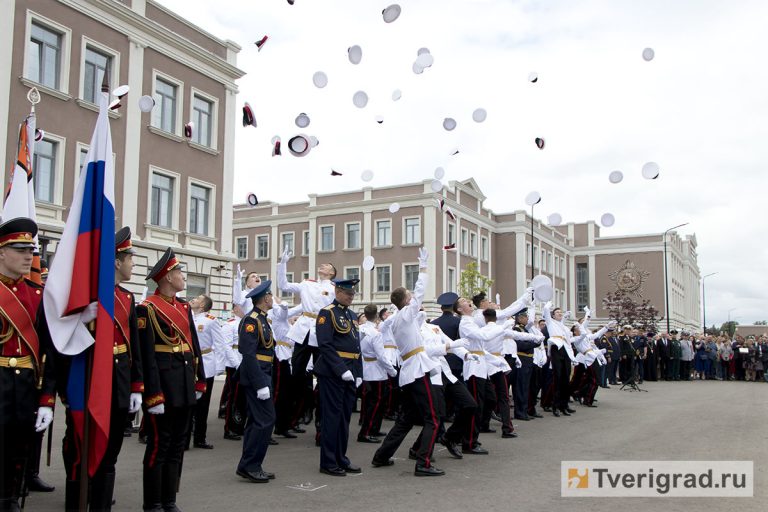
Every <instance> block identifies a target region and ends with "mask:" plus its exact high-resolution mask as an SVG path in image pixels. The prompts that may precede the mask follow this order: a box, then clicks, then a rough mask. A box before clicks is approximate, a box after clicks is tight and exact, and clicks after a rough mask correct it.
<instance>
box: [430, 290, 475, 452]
mask: <svg viewBox="0 0 768 512" xmlns="http://www.w3.org/2000/svg"><path fill="white" fill-rule="evenodd" d="M457 300H459V296H458V295H456V294H455V293H453V292H446V293H443V294H442V295H440V296H439V297H438V298H437V303H438V304H440V309H441V310H442V311H443V314H442V315H441V316H439V317H437V318H435V319H434V320H432V322H430V323H432V324H434V325H437V326H438V327H440V330H441V331H443V333H444V334H445V335H446V336H448V337H449V338H451V339H452V340H457V339H459V324H460V323H461V319H460V318H459V317H458V316H457V315H455V314H454V313H453V306H454V304H456V301H457ZM445 360H446V362H447V363H448V366H449V367H450V369H451V373H452V374H453V376H454V377H456V382H453V383H452V382H451V381H450V380H448V378H447V377H446V376H445V374H444V373H443V374H442V375H443V394H444V395H445V402H446V410H447V411H451V413H452V414H451V413H449V414H448V415H447V416H448V417H449V418H450V416H453V422H452V423H451V426H450V427H449V428H448V430H446V429H445V421H444V419H443V418H441V419H440V427H439V428H438V432H437V439H438V441H439V442H440V443H441V444H442V445H443V446H445V447H446V449H447V450H448V453H450V454H451V456H452V457H453V458H454V459H461V458H463V454H462V453H461V445H462V444H464V442H465V439H464V435H465V433H466V432H467V430H468V429H469V423H470V421H472V417H473V416H474V415H475V409H477V403H476V402H475V399H474V398H472V395H471V394H470V392H469V390H468V389H467V385H466V384H465V383H464V379H463V378H462V377H461V374H462V371H463V369H464V362H463V361H462V360H461V358H460V357H459V356H457V355H456V354H453V353H451V352H448V353H446V355H445ZM466 442H469V441H468V440H466Z"/></svg>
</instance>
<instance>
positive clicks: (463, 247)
mask: <svg viewBox="0 0 768 512" xmlns="http://www.w3.org/2000/svg"><path fill="white" fill-rule="evenodd" d="M459 249H460V251H461V253H462V254H467V230H466V229H462V230H461V247H459Z"/></svg>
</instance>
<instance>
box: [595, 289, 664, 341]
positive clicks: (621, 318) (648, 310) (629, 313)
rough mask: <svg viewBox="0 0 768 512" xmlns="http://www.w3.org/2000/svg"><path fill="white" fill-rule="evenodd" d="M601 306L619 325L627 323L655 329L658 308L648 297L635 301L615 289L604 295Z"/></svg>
mask: <svg viewBox="0 0 768 512" xmlns="http://www.w3.org/2000/svg"><path fill="white" fill-rule="evenodd" d="M603 307H604V308H605V309H606V310H607V311H608V317H609V318H612V319H614V320H616V321H617V322H618V323H619V325H624V324H629V325H632V326H634V327H637V328H638V329H642V330H645V331H656V330H657V325H656V324H657V322H658V321H659V310H657V309H656V308H655V307H653V306H652V305H651V301H650V300H648V299H643V301H642V302H636V301H635V300H634V299H633V298H632V297H630V295H629V294H628V293H626V292H622V291H621V290H615V291H613V292H610V293H608V295H606V296H605V298H604V299H603Z"/></svg>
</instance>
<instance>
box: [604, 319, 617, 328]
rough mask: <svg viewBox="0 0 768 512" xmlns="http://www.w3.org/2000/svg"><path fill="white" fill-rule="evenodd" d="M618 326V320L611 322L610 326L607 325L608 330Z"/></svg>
mask: <svg viewBox="0 0 768 512" xmlns="http://www.w3.org/2000/svg"><path fill="white" fill-rule="evenodd" d="M617 324H618V322H617V321H616V320H611V321H610V322H608V325H606V327H607V328H608V329H613V328H614V327H616V325H617Z"/></svg>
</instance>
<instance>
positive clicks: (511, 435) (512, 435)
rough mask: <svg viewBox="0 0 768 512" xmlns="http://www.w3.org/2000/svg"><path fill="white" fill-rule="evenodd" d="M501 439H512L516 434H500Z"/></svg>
mask: <svg viewBox="0 0 768 512" xmlns="http://www.w3.org/2000/svg"><path fill="white" fill-rule="evenodd" d="M501 437H502V438H503V439H514V438H515V437H517V433H516V432H504V433H503V434H501Z"/></svg>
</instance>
